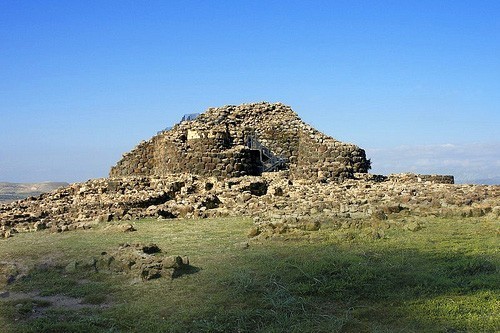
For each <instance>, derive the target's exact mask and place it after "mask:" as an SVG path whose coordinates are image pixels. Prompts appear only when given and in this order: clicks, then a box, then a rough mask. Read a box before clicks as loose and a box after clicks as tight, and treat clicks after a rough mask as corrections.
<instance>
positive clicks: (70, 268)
mask: <svg viewBox="0 0 500 333" xmlns="http://www.w3.org/2000/svg"><path fill="white" fill-rule="evenodd" d="M77 267H78V262H77V261H76V260H72V261H70V262H69V263H68V264H67V265H66V267H64V271H65V272H66V273H74V272H76V269H77Z"/></svg>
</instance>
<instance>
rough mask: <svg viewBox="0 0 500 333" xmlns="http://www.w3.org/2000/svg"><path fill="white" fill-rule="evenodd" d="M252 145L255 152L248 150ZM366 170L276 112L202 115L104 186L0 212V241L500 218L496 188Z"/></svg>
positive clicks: (348, 150)
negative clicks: (120, 231) (249, 225)
mask: <svg viewBox="0 0 500 333" xmlns="http://www.w3.org/2000/svg"><path fill="white" fill-rule="evenodd" d="M257 138H258V141H259V144H258V145H257V146H256V147H257V148H258V149H260V150H256V147H254V146H252V145H248V144H247V143H248V142H249V141H252V140H257ZM253 142H254V143H255V141H253ZM264 146H265V148H262V147H264ZM264 153H265V154H267V155H268V156H271V155H274V154H276V155H279V156H281V157H282V160H279V161H281V162H283V164H282V165H281V171H277V172H265V171H264V170H265V168H264V166H265V165H264V164H265V163H269V161H268V160H267V161H264V160H263V159H262V154H264ZM369 165H370V161H369V160H367V159H366V156H365V153H364V150H362V149H360V148H359V147H357V146H355V145H352V144H345V143H342V142H339V141H337V140H335V139H333V138H331V137H328V136H326V135H324V134H323V133H320V132H318V131H317V130H315V129H313V128H312V127H311V126H309V125H307V124H305V123H303V122H302V121H301V120H300V118H299V117H298V116H297V115H296V114H295V113H294V112H293V111H292V110H291V109H290V107H287V106H285V105H283V104H280V103H276V104H270V103H255V104H244V105H240V106H225V107H222V108H211V109H209V110H208V111H207V112H205V113H204V114H202V115H200V116H199V117H198V118H197V119H196V120H194V121H185V122H181V123H180V124H177V125H175V126H174V127H173V128H172V129H171V130H167V131H163V132H160V133H159V134H158V135H156V136H154V137H153V138H152V139H151V140H148V141H145V142H143V143H141V144H139V145H138V146H137V147H136V148H134V149H133V150H132V151H131V152H129V153H127V154H125V155H124V157H123V159H122V160H120V161H119V162H118V163H117V165H115V166H114V167H112V169H111V172H110V178H106V179H93V180H89V181H87V182H83V183H76V184H71V185H69V186H67V187H64V188H60V189H58V190H55V191H53V192H51V193H46V194H42V195H40V196H38V197H30V198H27V199H24V200H20V201H16V202H13V203H10V204H4V205H0V238H8V237H10V236H12V235H14V234H15V233H19V232H30V231H39V230H44V229H49V230H50V231H51V232H63V231H69V230H75V229H88V228H92V226H93V225H95V224H96V223H106V222H110V221H130V220H135V219H142V218H158V219H173V218H208V217H225V216H250V217H254V218H255V222H256V227H255V230H254V232H250V234H255V235H254V236H257V235H262V234H267V232H263V231H264V230H266V228H267V230H270V229H269V228H271V229H272V230H276V232H278V233H280V232H281V233H284V232H289V231H291V230H305V229H311V230H312V229H317V228H318V226H317V223H313V222H311V221H321V220H322V219H336V218H340V219H367V218H368V219H372V220H386V219H391V218H394V217H401V216H412V215H413V216H424V217H425V216H442V217H480V216H484V215H489V216H492V217H493V218H498V217H499V216H500V186H483V185H457V184H453V182H454V181H453V176H439V175H417V174H411V173H407V174H396V175H389V176H382V175H372V174H369V173H368V172H367V171H368V169H369ZM311 223H312V224H311ZM129 231H130V230H129Z"/></svg>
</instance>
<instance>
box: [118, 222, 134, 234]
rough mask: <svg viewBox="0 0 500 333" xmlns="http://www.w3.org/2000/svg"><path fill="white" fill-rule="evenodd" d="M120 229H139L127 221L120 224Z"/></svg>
mask: <svg viewBox="0 0 500 333" xmlns="http://www.w3.org/2000/svg"><path fill="white" fill-rule="evenodd" d="M120 231H122V232H133V231H137V229H136V228H135V227H134V226H133V225H132V224H130V223H125V224H121V225H120Z"/></svg>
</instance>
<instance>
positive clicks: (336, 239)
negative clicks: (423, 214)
mask: <svg viewBox="0 0 500 333" xmlns="http://www.w3.org/2000/svg"><path fill="white" fill-rule="evenodd" d="M418 222H419V223H420V224H421V225H422V227H423V228H422V229H421V230H418V231H415V232H412V231H408V230H405V228H404V225H405V222H404V221H387V222H386V223H382V224H380V223H379V224H374V225H373V226H372V225H370V223H366V225H367V226H366V227H363V228H354V227H353V228H339V227H338V224H335V223H326V224H324V225H323V227H322V229H321V230H320V231H318V232H310V233H306V234H305V235H303V236H302V237H299V238H297V237H294V238H289V239H288V238H286V237H284V238H280V239H270V240H259V241H250V247H249V248H247V249H244V248H243V247H242V246H241V243H242V242H244V241H246V240H247V239H246V233H247V231H248V229H249V228H250V227H251V225H252V223H251V221H250V220H249V219H245V218H227V219H208V220H176V221H151V220H150V221H139V222H137V223H136V228H137V229H138V231H137V232H133V233H120V232H118V231H112V230H105V229H104V228H103V227H99V228H96V229H93V230H86V231H75V232H67V233H62V234H50V233H46V232H38V233H31V234H20V235H16V236H15V237H13V238H11V239H7V240H4V241H1V242H0V257H1V258H4V259H3V260H11V261H15V262H19V263H24V264H25V265H28V266H29V267H35V268H34V269H33V270H31V272H30V274H29V275H28V276H27V277H26V278H24V279H21V280H19V281H18V282H16V283H14V284H12V285H9V286H8V287H7V288H8V289H9V290H11V291H13V292H14V291H17V292H29V291H37V292H39V294H41V295H66V296H70V297H77V298H80V299H82V300H83V302H84V303H86V304H88V305H89V307H88V308H84V309H71V308H58V307H56V306H49V307H48V308H47V309H46V310H45V312H44V315H43V316H40V317H36V318H33V317H30V316H29V307H30V306H33V301H31V303H30V300H25V301H23V302H24V303H22V304H21V305H18V304H17V303H16V302H15V301H14V302H12V301H8V299H6V300H1V299H0V327H2V329H3V330H4V331H6V332H498V331H500V311H499V309H500V274H499V267H500V254H499V250H498V243H499V236H498V228H499V227H500V223H499V222H498V221H493V220H488V219H487V218H480V219H472V218H470V219H455V220H449V219H432V218H431V219H425V220H424V219H420V220H419V221H418ZM374 235H377V236H376V237H375V236H374ZM380 235H383V236H382V237H380ZM123 242H146V243H150V242H153V243H157V244H158V245H159V246H160V247H161V248H162V250H163V252H165V253H167V254H172V255H188V256H189V257H190V261H191V264H192V265H193V266H195V267H196V268H197V269H196V270H193V272H194V273H192V274H186V275H183V276H181V277H179V278H177V279H174V280H170V279H165V278H162V279H157V280H151V281H147V282H144V283H142V282H141V283H131V281H132V279H131V277H129V276H125V275H112V274H104V273H95V272H93V271H92V270H91V269H88V268H80V269H77V270H76V271H75V272H71V273H69V272H67V271H66V270H65V269H64V267H65V266H66V265H67V264H68V263H69V262H71V261H72V260H79V261H81V262H83V263H86V262H89V261H90V260H91V259H92V257H98V256H99V254H100V253H101V252H102V251H106V250H110V249H114V248H116V247H117V246H118V244H120V243H123ZM41 263H42V265H41ZM43 263H46V264H45V265H43ZM23 304H24V305H23ZM26 308H28V310H27V311H26V313H24V314H23V315H22V316H21V315H20V314H19V310H20V309H26ZM27 314H28V315H27Z"/></svg>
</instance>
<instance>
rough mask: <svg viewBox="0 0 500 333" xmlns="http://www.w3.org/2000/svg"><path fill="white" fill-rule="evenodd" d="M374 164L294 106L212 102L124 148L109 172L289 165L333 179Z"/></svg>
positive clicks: (208, 171)
mask: <svg viewBox="0 0 500 333" xmlns="http://www.w3.org/2000/svg"><path fill="white" fill-rule="evenodd" d="M192 118H193V117H190V118H188V119H192ZM369 168H370V161H369V160H367V159H366V155H365V151H364V150H363V149H360V148H359V147H357V146H355V145H353V144H347V143H343V142H340V141H337V140H335V139H333V138H331V137H329V136H327V135H325V134H323V133H321V132H319V131H317V130H315V129H314V128H312V127H311V126H309V125H307V124H305V123H304V122H303V121H302V120H301V119H300V118H299V117H298V115H297V114H296V113H295V112H294V111H292V109H291V108H290V107H289V106H286V105H283V104H281V103H276V104H271V103H264V102H263V103H255V104H243V105H239V106H234V105H227V106H223V107H220V108H210V109H208V110H207V111H206V112H205V113H203V114H201V115H199V116H198V117H197V118H195V119H194V120H187V121H182V122H180V123H179V124H177V125H175V126H174V127H173V128H172V129H170V130H167V131H163V132H160V133H159V134H158V135H156V136H154V137H153V138H152V139H150V140H148V141H145V142H142V143H141V144H139V145H138V146H137V147H136V148H135V149H133V150H132V151H131V152H129V153H127V154H125V155H124V156H123V158H122V159H121V160H120V161H119V162H118V163H117V165H116V166H114V167H112V168H111V172H110V177H111V178H117V177H124V176H148V177H150V176H155V177H164V176H167V175H170V174H181V173H189V174H194V175H199V176H215V177H217V178H219V179H222V178H232V177H240V176H247V175H252V176H259V175H261V174H262V173H263V172H266V171H275V170H280V169H284V170H288V171H289V175H290V178H291V179H292V180H294V179H308V180H311V181H321V182H330V181H342V180H343V179H351V178H353V177H354V173H366V172H367V171H368V169H369Z"/></svg>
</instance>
